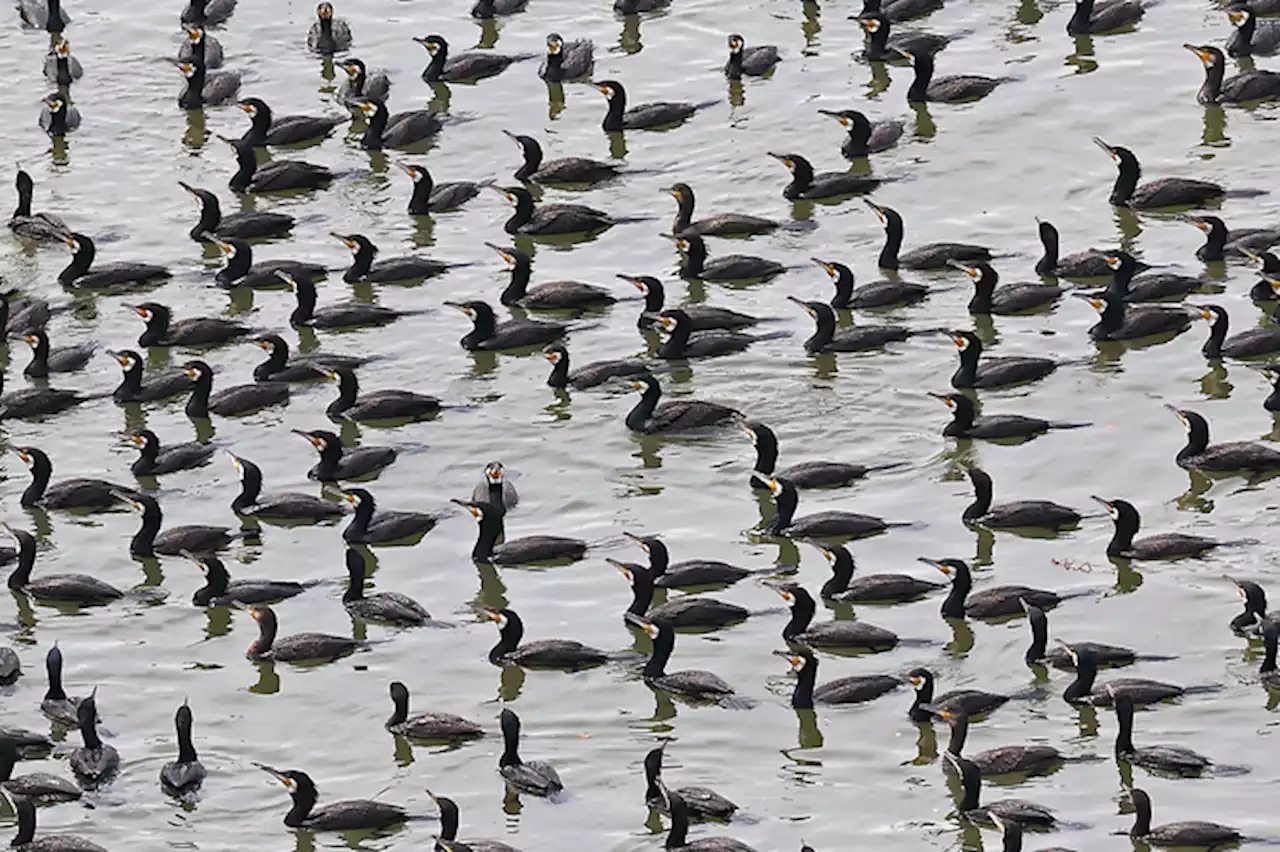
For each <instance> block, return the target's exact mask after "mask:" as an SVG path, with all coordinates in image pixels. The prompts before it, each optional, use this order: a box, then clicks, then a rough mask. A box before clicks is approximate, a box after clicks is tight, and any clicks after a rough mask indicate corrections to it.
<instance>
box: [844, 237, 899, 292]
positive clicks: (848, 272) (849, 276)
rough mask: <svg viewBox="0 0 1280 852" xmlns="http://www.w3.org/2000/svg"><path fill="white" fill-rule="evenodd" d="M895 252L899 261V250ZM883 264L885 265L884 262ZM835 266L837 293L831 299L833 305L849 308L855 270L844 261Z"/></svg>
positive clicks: (882, 256)
mask: <svg viewBox="0 0 1280 852" xmlns="http://www.w3.org/2000/svg"><path fill="white" fill-rule="evenodd" d="M898 242H902V237H901V236H899V237H898ZM886 248H887V244H886ZM893 252H894V254H893V256H894V258H895V261H894V262H895V263H897V260H896V258H897V256H898V250H897V249H896V248H895V249H894V250H893ZM883 259H884V254H883V252H882V253H881V260H883ZM881 265H882V266H883V264H881ZM834 266H835V270H836V279H835V287H836V295H835V296H834V297H833V298H832V299H831V307H833V308H847V307H849V303H850V302H851V301H852V300H853V285H854V283H855V282H854V280H853V270H852V269H850V268H849V267H847V266H845V265H844V264H843V263H839V264H834Z"/></svg>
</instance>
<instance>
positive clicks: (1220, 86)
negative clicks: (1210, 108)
mask: <svg viewBox="0 0 1280 852" xmlns="http://www.w3.org/2000/svg"><path fill="white" fill-rule="evenodd" d="M1183 47H1185V48H1186V49H1187V50H1189V51H1191V52H1192V53H1194V54H1195V55H1196V56H1197V57H1198V58H1199V59H1200V63H1201V64H1202V65H1203V66H1204V83H1202V84H1201V86H1200V89H1199V91H1197V92H1196V100H1197V101H1198V102H1199V103H1202V104H1218V103H1230V104H1242V103H1252V102H1255V101H1270V100H1275V99H1276V98H1280V73H1277V72H1275V71H1266V70H1260V69H1254V70H1252V71H1245V72H1244V73H1241V74H1234V75H1232V76H1230V77H1224V75H1225V70H1226V63H1227V60H1226V57H1225V56H1223V55H1222V51H1221V50H1219V49H1218V48H1216V47H1214V46H1213V45H1210V44H1184V45H1183Z"/></svg>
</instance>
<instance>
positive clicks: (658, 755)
mask: <svg viewBox="0 0 1280 852" xmlns="http://www.w3.org/2000/svg"><path fill="white" fill-rule="evenodd" d="M666 748H667V744H666V743H665V742H664V743H663V744H662V745H659V746H657V747H656V748H651V749H649V751H648V753H646V754H645V756H644V783H645V789H644V803H645V804H646V805H648V806H649V807H651V808H656V809H659V810H665V809H666V807H667V804H668V802H667V801H666V799H665V798H664V796H663V794H662V791H663V788H664V787H665V785H664V784H663V781H662V758H663V756H664V755H665V754H666ZM669 792H674V793H676V794H677V795H679V796H680V798H681V799H683V800H684V803H685V805H686V806H687V807H688V810H689V815H690V816H692V817H696V818H698V819H718V820H728V819H731V818H732V817H733V814H734V812H735V811H736V810H738V806H737V805H736V804H734V803H733V802H731V801H730V800H728V799H726V798H725V797H724V796H722V795H720V794H719V793H717V792H716V791H715V790H712V789H710V788H708V787H677V788H676V789H675V790H674V791H669Z"/></svg>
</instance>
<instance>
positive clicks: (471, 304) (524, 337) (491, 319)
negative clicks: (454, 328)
mask: <svg viewBox="0 0 1280 852" xmlns="http://www.w3.org/2000/svg"><path fill="white" fill-rule="evenodd" d="M445 304H446V305H448V306H449V307H451V308H455V309H457V310H459V311H462V313H464V314H465V315H466V316H467V317H469V318H470V320H471V323H472V328H471V331H470V332H469V333H467V334H466V335H464V336H463V337H462V339H460V340H459V341H458V343H460V344H461V345H462V348H463V349H465V350H467V351H468V352H476V351H486V350H489V351H500V350H503V349H523V348H525V347H530V346H545V345H547V344H548V343H552V342H554V341H556V340H559V339H560V338H561V337H564V335H565V334H566V333H567V332H568V330H569V327H568V326H567V325H564V324H563V323H558V322H547V321H543V320H530V319H525V318H523V317H520V316H516V317H513V318H511V319H509V320H506V321H505V322H501V323H500V322H498V318H497V315H496V314H494V312H493V308H492V307H490V306H489V303H488V302H484V301H481V300H479V299H472V300H470V301H466V302H453V301H448V302H445Z"/></svg>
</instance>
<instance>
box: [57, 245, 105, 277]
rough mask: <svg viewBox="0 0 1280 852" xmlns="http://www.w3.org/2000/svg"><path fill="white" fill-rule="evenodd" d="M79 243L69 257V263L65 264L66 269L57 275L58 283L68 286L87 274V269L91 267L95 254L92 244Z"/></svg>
mask: <svg viewBox="0 0 1280 852" xmlns="http://www.w3.org/2000/svg"><path fill="white" fill-rule="evenodd" d="M79 242H80V247H79V248H78V249H76V253H75V254H74V255H72V256H71V263H69V264H67V268H66V269H64V270H62V272H60V273H58V281H60V282H61V283H63V284H70V283H71V282H73V281H75V279H77V278H79V277H80V276H82V275H84V274H85V273H86V272H88V271H89V267H91V266H93V256H94V254H95V252H96V249H95V248H94V245H93V242H92V241H90V240H80V241H79Z"/></svg>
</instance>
